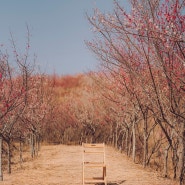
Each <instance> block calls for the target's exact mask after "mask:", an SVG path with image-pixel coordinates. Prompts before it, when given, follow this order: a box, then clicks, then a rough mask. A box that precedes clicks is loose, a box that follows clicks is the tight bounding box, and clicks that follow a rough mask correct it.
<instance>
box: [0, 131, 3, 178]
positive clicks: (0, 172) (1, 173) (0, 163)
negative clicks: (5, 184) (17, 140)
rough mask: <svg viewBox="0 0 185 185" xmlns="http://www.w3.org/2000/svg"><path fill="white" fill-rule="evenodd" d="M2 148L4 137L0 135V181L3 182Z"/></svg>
mask: <svg viewBox="0 0 185 185" xmlns="http://www.w3.org/2000/svg"><path fill="white" fill-rule="evenodd" d="M2 147H3V137H2V135H1V134H0V181H3V170H2Z"/></svg>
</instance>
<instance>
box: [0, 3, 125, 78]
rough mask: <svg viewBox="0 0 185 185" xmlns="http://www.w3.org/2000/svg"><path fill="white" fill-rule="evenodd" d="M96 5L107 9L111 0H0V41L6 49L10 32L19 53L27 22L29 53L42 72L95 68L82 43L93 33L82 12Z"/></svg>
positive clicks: (92, 57) (75, 71)
mask: <svg viewBox="0 0 185 185" xmlns="http://www.w3.org/2000/svg"><path fill="white" fill-rule="evenodd" d="M123 1H127V0H123ZM96 7H97V8H99V9H100V10H101V11H103V12H108V11H109V12H111V11H112V10H113V7H114V5H113V0H0V24H1V29H0V44H3V45H4V46H3V47H4V48H10V38H11V37H10V32H11V33H12V34H13V37H14V40H15V42H16V45H17V47H18V48H19V49H20V52H23V51H24V45H25V43H26V37H27V29H26V24H27V25H28V26H29V31H30V33H31V38H30V39H31V53H30V55H31V56H33V54H34V53H35V54H36V55H37V59H36V62H37V65H40V67H41V69H42V71H45V73H48V74H52V73H54V72H55V73H56V74H59V75H66V74H71V75H73V74H78V73H83V72H88V71H89V70H96V68H97V64H98V62H97V61H96V58H95V56H94V55H93V53H91V52H90V51H89V50H88V49H87V47H86V45H85V44H84V40H91V39H92V36H93V34H92V32H91V30H90V28H91V26H90V24H89V23H88V21H87V20H86V18H85V13H86V12H87V13H88V14H90V15H92V12H93V9H94V8H96ZM8 52H9V51H8Z"/></svg>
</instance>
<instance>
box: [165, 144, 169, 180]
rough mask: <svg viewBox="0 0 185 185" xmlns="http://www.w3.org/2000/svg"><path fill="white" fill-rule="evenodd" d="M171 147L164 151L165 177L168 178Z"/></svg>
mask: <svg viewBox="0 0 185 185" xmlns="http://www.w3.org/2000/svg"><path fill="white" fill-rule="evenodd" d="M169 148H170V145H168V146H167V147H166V148H165V150H164V177H168V151H169Z"/></svg>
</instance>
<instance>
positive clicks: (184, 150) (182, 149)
mask: <svg viewBox="0 0 185 185" xmlns="http://www.w3.org/2000/svg"><path fill="white" fill-rule="evenodd" d="M180 124H181V125H180V131H179V152H178V153H179V163H178V178H179V182H180V185H183V181H184V172H185V169H184V163H185V159H184V155H185V133H184V132H185V131H184V130H185V124H184V123H180Z"/></svg>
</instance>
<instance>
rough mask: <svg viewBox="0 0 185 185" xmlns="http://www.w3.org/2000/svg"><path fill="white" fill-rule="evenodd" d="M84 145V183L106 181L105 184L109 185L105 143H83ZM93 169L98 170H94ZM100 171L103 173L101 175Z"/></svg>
mask: <svg viewBox="0 0 185 185" xmlns="http://www.w3.org/2000/svg"><path fill="white" fill-rule="evenodd" d="M82 147H83V162H82V167H83V172H82V182H83V183H82V184H83V185H85V184H88V183H104V184H105V185H107V179H106V164H105V144H104V143H94V144H90V143H82ZM93 169H96V170H94V171H93ZM100 173H101V174H102V175H99V174H100ZM94 175H95V176H94ZM97 175H98V176H97Z"/></svg>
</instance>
